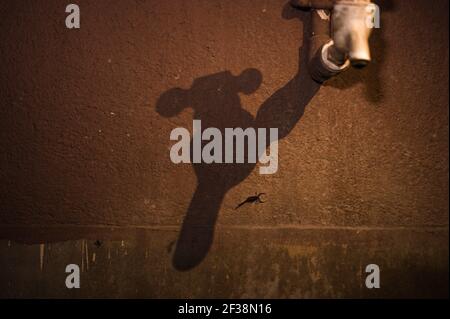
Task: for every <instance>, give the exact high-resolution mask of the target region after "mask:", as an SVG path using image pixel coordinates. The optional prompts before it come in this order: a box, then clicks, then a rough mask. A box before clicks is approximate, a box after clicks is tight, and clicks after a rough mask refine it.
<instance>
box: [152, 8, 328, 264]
mask: <svg viewBox="0 0 450 319" xmlns="http://www.w3.org/2000/svg"><path fill="white" fill-rule="evenodd" d="M286 10H292V12H291V13H292V14H294V15H295V17H297V18H299V19H300V20H301V21H302V22H303V31H304V32H303V33H304V35H303V39H306V41H304V44H303V47H302V48H301V49H300V62H299V70H298V72H297V74H296V75H295V76H294V77H293V78H292V79H291V80H290V81H289V82H288V83H287V84H286V85H285V86H283V87H282V88H280V89H279V90H277V91H276V92H275V93H274V94H273V95H272V96H270V97H269V98H268V99H267V100H266V101H265V102H264V103H263V104H262V105H261V106H260V108H259V110H258V112H257V115H256V117H254V116H252V115H251V114H250V113H249V112H247V111H246V110H245V109H244V108H243V107H242V104H241V101H240V97H239V93H243V94H247V95H249V94H252V93H253V92H255V91H256V90H257V89H258V88H259V86H260V85H261V82H262V74H261V72H260V71H258V70H256V69H247V70H245V71H243V72H242V73H241V74H240V75H238V76H234V75H233V74H231V72H228V71H225V72H220V73H216V74H212V75H207V76H204V77H200V78H197V79H195V80H194V82H193V84H192V86H191V88H189V89H188V90H184V89H181V88H173V89H170V90H168V91H166V92H165V93H163V94H162V95H161V96H160V98H159V100H158V102H157V105H156V110H157V112H158V113H159V114H160V115H162V116H164V117H173V116H176V115H177V114H179V113H180V112H181V111H182V110H183V109H184V108H186V107H191V108H192V109H193V111H194V114H193V117H194V119H197V120H201V125H202V128H203V129H204V128H209V127H214V128H217V129H219V130H220V131H221V133H222V135H224V133H225V128H242V129H244V130H245V129H246V128H254V129H257V128H266V132H267V133H268V132H269V131H270V128H278V138H279V139H282V138H284V137H285V136H287V135H288V134H289V133H290V132H291V130H292V129H293V128H294V126H295V125H296V124H297V122H298V121H299V120H300V118H301V117H302V115H303V113H304V110H305V107H306V106H307V105H308V103H309V102H310V100H311V99H312V97H313V96H314V95H315V94H316V92H317V91H318V90H319V88H320V85H319V84H317V83H316V82H314V81H313V80H312V79H311V77H310V76H309V73H308V69H307V62H308V57H307V55H308V48H307V39H308V38H309V36H310V31H309V14H308V13H306V12H298V11H296V10H294V9H291V8H290V6H286V7H285V9H284V12H283V17H285V18H287V17H289V18H293V16H292V15H287V14H286ZM273 71H274V72H277V70H273ZM266 141H269V139H268V138H266ZM202 143H203V145H202V148H203V146H204V144H206V143H207V142H204V141H203V142H202ZM246 143H248V141H246ZM192 144H193V143H192V140H191V163H192V162H193V161H192V148H193V146H192ZM223 144H225V143H223ZM247 146H248V145H245V149H247ZM224 150H225V145H222V154H225V153H224ZM263 151H264V150H263ZM246 153H247V152H246ZM248 156H249V154H245V161H244V163H242V164H240V163H239V164H238V163H233V164H222V163H211V164H206V163H199V164H192V165H193V167H194V170H195V174H196V176H197V187H196V190H195V193H194V195H193V197H192V200H191V202H190V204H189V208H188V210H187V212H186V216H185V219H184V221H183V225H182V227H181V231H180V234H179V237H178V240H177V244H176V248H175V252H174V256H173V265H174V267H175V268H176V269H177V270H180V271H186V270H190V269H192V268H194V267H195V266H197V265H198V264H199V263H200V262H201V261H202V260H203V259H204V258H205V256H206V255H207V254H208V251H209V249H210V247H211V244H212V240H213V237H214V228H215V224H216V220H217V216H218V212H219V210H220V207H221V204H222V201H223V199H224V197H225V195H226V193H227V192H228V191H229V190H230V189H231V188H233V187H234V186H236V185H238V184H239V183H241V182H242V181H243V180H245V179H246V178H247V177H248V176H249V175H250V173H251V172H252V170H253V169H254V168H255V166H256V164H255V163H249V161H248Z"/></svg>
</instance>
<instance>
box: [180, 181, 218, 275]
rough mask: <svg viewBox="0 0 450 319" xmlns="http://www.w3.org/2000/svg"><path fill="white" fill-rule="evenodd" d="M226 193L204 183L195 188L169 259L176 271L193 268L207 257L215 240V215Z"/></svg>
mask: <svg viewBox="0 0 450 319" xmlns="http://www.w3.org/2000/svg"><path fill="white" fill-rule="evenodd" d="M225 193H226V190H225V189H223V188H222V187H219V186H215V187H213V186H212V185H208V184H205V183H201V184H198V185H197V188H196V190H195V192H194V195H193V197H192V200H191V202H190V204H189V208H188V212H187V214H186V217H185V218H184V221H183V225H182V227H181V231H180V234H179V236H178V241H177V244H176V248H175V252H174V255H173V259H172V264H173V266H174V267H175V268H176V269H177V270H179V271H187V270H190V269H192V268H194V267H195V266H197V265H198V264H199V263H200V262H201V261H202V260H203V259H204V258H205V256H206V255H207V254H208V252H209V249H210V247H211V245H212V241H213V237H214V228H215V224H216V221H217V216H218V214H217V212H218V211H219V210H220V206H221V204H222V201H223V198H224V197H225Z"/></svg>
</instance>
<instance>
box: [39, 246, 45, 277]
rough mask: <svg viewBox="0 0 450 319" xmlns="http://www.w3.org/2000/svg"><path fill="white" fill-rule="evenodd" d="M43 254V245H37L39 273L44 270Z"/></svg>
mask: <svg viewBox="0 0 450 319" xmlns="http://www.w3.org/2000/svg"><path fill="white" fill-rule="evenodd" d="M44 253H45V244H40V245H39V265H40V268H41V271H42V270H43V269H44Z"/></svg>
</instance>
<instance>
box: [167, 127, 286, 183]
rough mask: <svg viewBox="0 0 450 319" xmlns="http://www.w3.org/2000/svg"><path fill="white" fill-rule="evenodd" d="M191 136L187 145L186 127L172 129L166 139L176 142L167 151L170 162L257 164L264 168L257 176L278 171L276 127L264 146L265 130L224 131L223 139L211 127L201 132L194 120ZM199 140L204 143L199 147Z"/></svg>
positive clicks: (237, 129)
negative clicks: (204, 142) (168, 151)
mask: <svg viewBox="0 0 450 319" xmlns="http://www.w3.org/2000/svg"><path fill="white" fill-rule="evenodd" d="M192 135H193V136H192V143H191V134H190V132H189V131H188V130H187V129H186V128H183V127H179V128H175V129H173V130H172V132H171V133H170V140H171V141H177V143H175V144H174V145H173V146H172V148H171V150H170V159H171V161H172V162H173V163H175V164H180V163H191V162H192V163H205V164H212V163H221V164H223V163H224V164H233V163H237V164H243V163H255V164H256V163H257V162H258V161H259V163H260V164H262V165H265V166H261V167H260V168H259V173H260V174H275V173H276V172H277V171H278V128H270V129H269V142H268V143H267V141H266V140H267V129H265V128H258V129H254V128H246V129H242V128H225V134H224V135H225V136H223V135H222V132H221V131H220V130H219V129H217V128H214V127H209V128H206V129H205V130H204V131H202V124H201V120H194V121H193V134H192ZM203 141H207V142H208V143H207V144H206V145H204V146H203V147H202V142H203ZM246 142H247V143H246ZM246 144H247V148H246V147H245V146H246ZM191 146H192V147H191ZM268 146H269V153H268V154H267V152H266V148H267V147H268ZM191 151H192V154H191ZM246 151H247V156H245V154H246Z"/></svg>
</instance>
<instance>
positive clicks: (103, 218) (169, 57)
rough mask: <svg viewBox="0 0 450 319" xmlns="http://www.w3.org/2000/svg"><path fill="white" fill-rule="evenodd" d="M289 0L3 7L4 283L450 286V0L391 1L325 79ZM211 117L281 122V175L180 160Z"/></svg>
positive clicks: (439, 290)
mask: <svg viewBox="0 0 450 319" xmlns="http://www.w3.org/2000/svg"><path fill="white" fill-rule="evenodd" d="M286 2H287V0H275V1H251V0H237V1H222V0H220V1H208V0H192V1H181V0H174V1H158V0H148V1H138V0H135V1H120V0H117V1H116V0H114V1H105V0H102V1H92V0H79V1H76V3H77V4H78V5H79V6H80V8H81V28H80V29H78V30H68V29H66V27H65V24H64V20H65V17H66V13H65V6H66V5H67V4H66V3H64V2H61V1H57V0H46V1H39V2H36V1H2V2H1V3H0V17H1V19H0V39H1V41H0V57H1V61H2V71H1V72H0V88H1V90H0V101H1V102H0V103H1V108H0V121H1V123H0V124H1V125H0V150H1V156H0V168H1V169H0V237H1V238H2V240H4V241H2V242H0V252H1V254H0V256H1V257H0V268H1V269H5V271H2V272H1V274H0V286H5V287H9V289H8V290H4V291H1V292H0V296H8V297H20V296H23V297H34V296H43V297H46V296H50V297H54V296H57V297H58V296H59V297H74V296H75V297H86V296H99V297H102V296H103V297H136V296H137V297H181V298H186V297H211V296H216V297H225V298H227V297H273V298H283V297H284V298H299V297H442V296H448V205H449V203H448V196H447V195H448V100H449V97H448V1H446V0H435V1H432V2H430V1H426V0H415V1H408V0H398V1H394V0H392V1H388V0H384V1H376V2H377V3H378V4H379V6H380V7H381V10H382V14H381V18H382V21H381V28H380V29H376V30H374V33H373V35H372V38H371V40H370V44H371V51H372V55H373V62H372V63H371V64H370V65H369V66H368V67H367V68H366V69H364V70H353V69H352V70H349V71H347V72H345V73H343V74H341V75H340V76H339V77H336V78H334V79H332V80H330V81H329V82H327V83H326V84H325V85H322V86H319V85H318V84H317V83H315V82H313V81H312V80H311V79H310V77H309V74H308V70H307V69H306V66H305V62H306V61H305V48H306V47H307V37H306V36H305V35H306V34H307V32H308V30H307V23H308V13H307V12H297V11H295V10H294V9H291V8H290V7H288V6H286ZM302 49H303V50H302ZM193 118H197V119H201V120H202V122H203V124H204V125H205V127H209V126H214V127H217V128H221V129H223V128H225V127H253V126H257V127H277V128H279V131H280V134H279V135H280V139H279V169H278V172H277V173H276V174H274V175H260V174H259V173H258V170H257V169H256V168H257V166H256V167H255V165H237V164H236V165H212V166H211V165H209V166H208V165H204V164H201V165H190V164H183V165H175V164H173V163H172V162H171V160H170V157H169V150H170V147H171V145H172V144H173V142H171V141H170V140H169V136H170V132H171V131H172V129H174V128H176V127H186V128H188V129H189V130H192V120H193ZM258 193H265V195H264V201H265V202H264V203H259V204H249V205H244V206H242V207H241V208H240V209H239V210H236V209H235V208H236V206H237V205H238V204H239V203H241V202H243V201H244V200H245V199H246V198H247V197H249V196H254V195H255V194H258ZM10 241H13V243H12V244H11V242H10ZM99 241H101V242H102V243H103V244H102V245H98V244H95V243H96V242H99ZM122 241H123V242H122ZM17 242H20V243H23V242H25V243H27V244H32V245H31V246H28V245H23V244H19V243H17ZM39 244H45V245H43V246H40V245H39ZM49 245H50V247H51V248H50V247H49ZM82 248H83V257H81V249H82ZM87 249H88V250H87ZM93 254H95V255H93ZM93 256H95V257H93ZM81 258H83V264H84V262H85V261H89V262H90V264H89V269H83V270H84V275H83V276H84V277H83V278H84V279H82V280H83V282H85V286H84V289H82V290H80V291H78V292H73V291H68V290H66V289H63V288H62V287H64V285H63V282H64V278H62V277H61V278H60V279H61V285H62V287H59V286H57V284H58V280H59V279H55V280H54V279H53V278H55V277H54V274H55V273H58V274H59V275H58V276H63V275H64V267H65V265H66V264H68V263H70V262H73V260H75V261H79V263H80V265H81V261H82V260H81ZM370 263H378V264H379V265H380V267H381V268H382V273H383V277H382V278H383V279H382V280H383V281H382V285H383V286H382V287H383V288H382V289H380V290H377V291H369V290H367V289H366V288H365V287H364V276H365V273H364V267H365V265H367V264H370ZM31 265H32V266H31ZM127 269H133V273H132V274H131V273H130V274H129V273H127V271H126V270H127ZM56 278H58V277H56ZM35 283H37V285H35ZM194 283H195V285H194ZM30 287H33V288H30ZM58 287H59V288H58Z"/></svg>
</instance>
